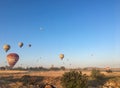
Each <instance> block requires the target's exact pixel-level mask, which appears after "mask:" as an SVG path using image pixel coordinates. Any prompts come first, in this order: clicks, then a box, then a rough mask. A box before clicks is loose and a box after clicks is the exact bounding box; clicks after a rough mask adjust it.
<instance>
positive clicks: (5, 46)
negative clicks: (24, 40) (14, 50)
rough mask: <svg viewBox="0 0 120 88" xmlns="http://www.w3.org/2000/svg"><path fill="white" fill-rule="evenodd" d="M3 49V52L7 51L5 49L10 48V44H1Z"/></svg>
mask: <svg viewBox="0 0 120 88" xmlns="http://www.w3.org/2000/svg"><path fill="white" fill-rule="evenodd" d="M3 49H4V50H5V52H7V51H8V50H9V49H10V45H8V44H5V45H4V46H3Z"/></svg>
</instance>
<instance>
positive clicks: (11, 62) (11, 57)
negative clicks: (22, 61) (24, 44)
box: [7, 53, 19, 68]
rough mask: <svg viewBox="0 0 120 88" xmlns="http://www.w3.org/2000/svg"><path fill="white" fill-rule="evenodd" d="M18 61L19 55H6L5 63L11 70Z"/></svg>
mask: <svg viewBox="0 0 120 88" xmlns="http://www.w3.org/2000/svg"><path fill="white" fill-rule="evenodd" d="M18 60H19V55H18V54H16V53H9V54H8V55H7V62H8V64H9V66H10V67H11V68H12V67H14V65H15V64H16V63H17V62H18Z"/></svg>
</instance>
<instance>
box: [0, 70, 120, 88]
mask: <svg viewBox="0 0 120 88" xmlns="http://www.w3.org/2000/svg"><path fill="white" fill-rule="evenodd" d="M65 72H68V71H17V70H13V71H12V70H5V71H0V88H8V87H9V88H39V86H40V85H41V84H42V83H44V84H52V85H54V86H55V87H56V88H62V86H61V84H60V78H61V76H62V75H63V74H64V73H65ZM82 73H83V74H87V75H88V76H89V75H90V71H82ZM102 73H104V74H105V75H106V76H112V77H117V76H120V72H113V73H106V72H102ZM29 76H30V77H31V78H30V77H29ZM23 80H25V81H23ZM26 83H27V84H29V85H26ZM33 84H36V86H34V85H33ZM23 85H25V86H29V87H25V86H24V87H22V86H23Z"/></svg>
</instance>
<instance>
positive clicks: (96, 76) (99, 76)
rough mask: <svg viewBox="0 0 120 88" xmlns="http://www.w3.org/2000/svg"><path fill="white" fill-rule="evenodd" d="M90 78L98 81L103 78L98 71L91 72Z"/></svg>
mask: <svg viewBox="0 0 120 88" xmlns="http://www.w3.org/2000/svg"><path fill="white" fill-rule="evenodd" d="M91 77H92V78H93V79H95V80H100V79H103V78H104V77H105V76H104V74H102V73H101V72H100V70H97V69H93V70H92V71H91Z"/></svg>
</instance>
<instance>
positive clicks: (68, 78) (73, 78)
mask: <svg viewBox="0 0 120 88" xmlns="http://www.w3.org/2000/svg"><path fill="white" fill-rule="evenodd" d="M87 81H88V77H87V76H86V75H85V74H82V72H81V71H79V72H78V71H70V72H66V73H64V74H63V76H62V78H61V84H62V86H63V88H87Z"/></svg>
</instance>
